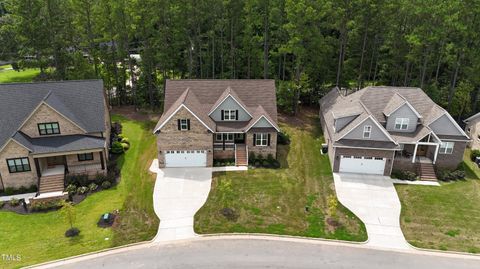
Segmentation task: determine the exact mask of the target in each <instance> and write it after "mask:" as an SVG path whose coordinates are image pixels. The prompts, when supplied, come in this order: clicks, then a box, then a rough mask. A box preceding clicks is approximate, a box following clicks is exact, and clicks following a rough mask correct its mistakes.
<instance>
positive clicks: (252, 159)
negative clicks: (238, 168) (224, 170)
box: [248, 152, 256, 163]
mask: <svg viewBox="0 0 480 269" xmlns="http://www.w3.org/2000/svg"><path fill="white" fill-rule="evenodd" d="M255 160H256V156H255V153H254V152H250V153H249V154H248V163H255Z"/></svg>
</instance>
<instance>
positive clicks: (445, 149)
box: [440, 142, 455, 154]
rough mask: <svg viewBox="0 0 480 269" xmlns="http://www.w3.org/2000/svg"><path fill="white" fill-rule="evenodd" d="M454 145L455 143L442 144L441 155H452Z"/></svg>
mask: <svg viewBox="0 0 480 269" xmlns="http://www.w3.org/2000/svg"><path fill="white" fill-rule="evenodd" d="M454 145H455V143H453V142H442V143H440V153H441V154H452V152H453V146H454Z"/></svg>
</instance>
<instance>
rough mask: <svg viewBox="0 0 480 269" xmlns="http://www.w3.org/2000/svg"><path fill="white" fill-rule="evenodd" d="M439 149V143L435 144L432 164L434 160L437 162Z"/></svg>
mask: <svg viewBox="0 0 480 269" xmlns="http://www.w3.org/2000/svg"><path fill="white" fill-rule="evenodd" d="M439 149H440V144H437V146H436V147H435V155H433V164H435V162H437V157H438V150H439Z"/></svg>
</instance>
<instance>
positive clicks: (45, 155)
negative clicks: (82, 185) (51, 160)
mask: <svg viewBox="0 0 480 269" xmlns="http://www.w3.org/2000/svg"><path fill="white" fill-rule="evenodd" d="M103 150H105V148H94V149H82V150H76V151H61V152H52V153H39V154H35V153H32V154H31V155H32V157H33V158H43V157H50V156H63V155H75V154H82V153H90V152H92V153H94V152H95V153H96V152H103ZM98 163H101V162H98Z"/></svg>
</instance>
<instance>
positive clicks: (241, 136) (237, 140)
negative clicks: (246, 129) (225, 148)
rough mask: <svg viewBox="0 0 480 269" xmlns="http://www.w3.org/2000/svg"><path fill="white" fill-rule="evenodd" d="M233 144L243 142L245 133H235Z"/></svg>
mask: <svg viewBox="0 0 480 269" xmlns="http://www.w3.org/2000/svg"><path fill="white" fill-rule="evenodd" d="M235 144H245V134H241V133H240V134H235Z"/></svg>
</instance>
